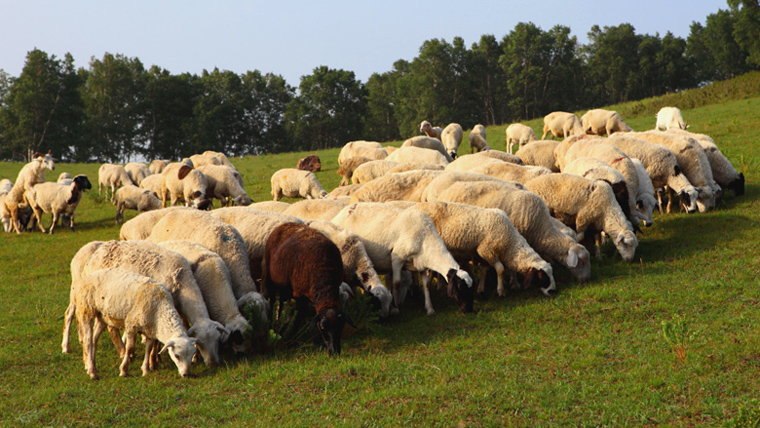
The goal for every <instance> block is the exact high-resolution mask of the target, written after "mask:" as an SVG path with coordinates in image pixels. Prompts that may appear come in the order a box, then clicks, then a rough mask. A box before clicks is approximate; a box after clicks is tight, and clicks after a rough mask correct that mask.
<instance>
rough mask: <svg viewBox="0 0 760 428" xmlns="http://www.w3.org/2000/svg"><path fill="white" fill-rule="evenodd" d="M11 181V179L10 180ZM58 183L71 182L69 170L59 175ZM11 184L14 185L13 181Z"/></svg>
mask: <svg viewBox="0 0 760 428" xmlns="http://www.w3.org/2000/svg"><path fill="white" fill-rule="evenodd" d="M8 182H9V183H10V180H8ZM56 183H59V184H71V174H69V173H68V172H62V173H60V174H59V175H58V180H56ZM11 186H13V183H11Z"/></svg>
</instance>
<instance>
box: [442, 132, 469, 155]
mask: <svg viewBox="0 0 760 428" xmlns="http://www.w3.org/2000/svg"><path fill="white" fill-rule="evenodd" d="M462 137H464V130H462V125H460V124H458V123H450V124H448V125H447V126H446V127H445V128H443V131H441V142H443V146H444V147H446V151H447V152H448V153H449V156H451V158H452V159H456V157H457V151H458V150H459V145H460V144H462Z"/></svg>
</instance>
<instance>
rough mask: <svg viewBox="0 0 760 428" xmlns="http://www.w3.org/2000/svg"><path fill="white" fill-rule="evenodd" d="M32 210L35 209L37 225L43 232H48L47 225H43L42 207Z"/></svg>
mask: <svg viewBox="0 0 760 428" xmlns="http://www.w3.org/2000/svg"><path fill="white" fill-rule="evenodd" d="M32 210H33V211H34V217H35V218H37V227H39V229H40V230H41V231H42V233H47V230H45V226H43V225H42V208H40V207H34V208H33V209H32Z"/></svg>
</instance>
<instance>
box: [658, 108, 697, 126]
mask: <svg viewBox="0 0 760 428" xmlns="http://www.w3.org/2000/svg"><path fill="white" fill-rule="evenodd" d="M688 127H689V125H688V124H687V123H686V121H685V120H684V118H683V115H682V114H681V110H680V109H679V108H678V107H663V108H661V109H660V111H658V112H657V124H656V125H655V129H657V130H658V131H667V130H668V129H682V130H686V128H688Z"/></svg>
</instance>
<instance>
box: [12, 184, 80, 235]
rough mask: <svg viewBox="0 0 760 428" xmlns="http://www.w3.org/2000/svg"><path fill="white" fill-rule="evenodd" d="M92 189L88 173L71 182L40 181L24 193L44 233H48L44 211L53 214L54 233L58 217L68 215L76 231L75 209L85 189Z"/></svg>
mask: <svg viewBox="0 0 760 428" xmlns="http://www.w3.org/2000/svg"><path fill="white" fill-rule="evenodd" d="M87 189H92V184H91V183H90V180H88V179H87V176H86V175H77V176H76V177H74V179H73V180H72V183H71V184H68V185H66V184H59V183H53V182H49V183H38V184H35V185H34V188H33V189H32V190H27V191H26V193H24V199H25V200H26V203H27V204H28V205H29V206H30V207H31V208H32V209H33V210H34V216H35V217H36V218H37V226H38V227H39V228H40V230H41V231H42V233H47V231H46V230H45V227H44V226H43V225H42V212H43V211H44V212H46V213H48V214H51V215H52V216H53V221H52V223H50V233H51V234H52V233H53V231H54V229H55V225H56V223H57V222H58V219H59V218H60V217H61V216H64V215H65V216H68V218H69V229H71V231H72V232H73V231H74V210H76V208H77V206H78V205H79V201H81V200H82V194H83V193H84V191H85V190H87Z"/></svg>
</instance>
